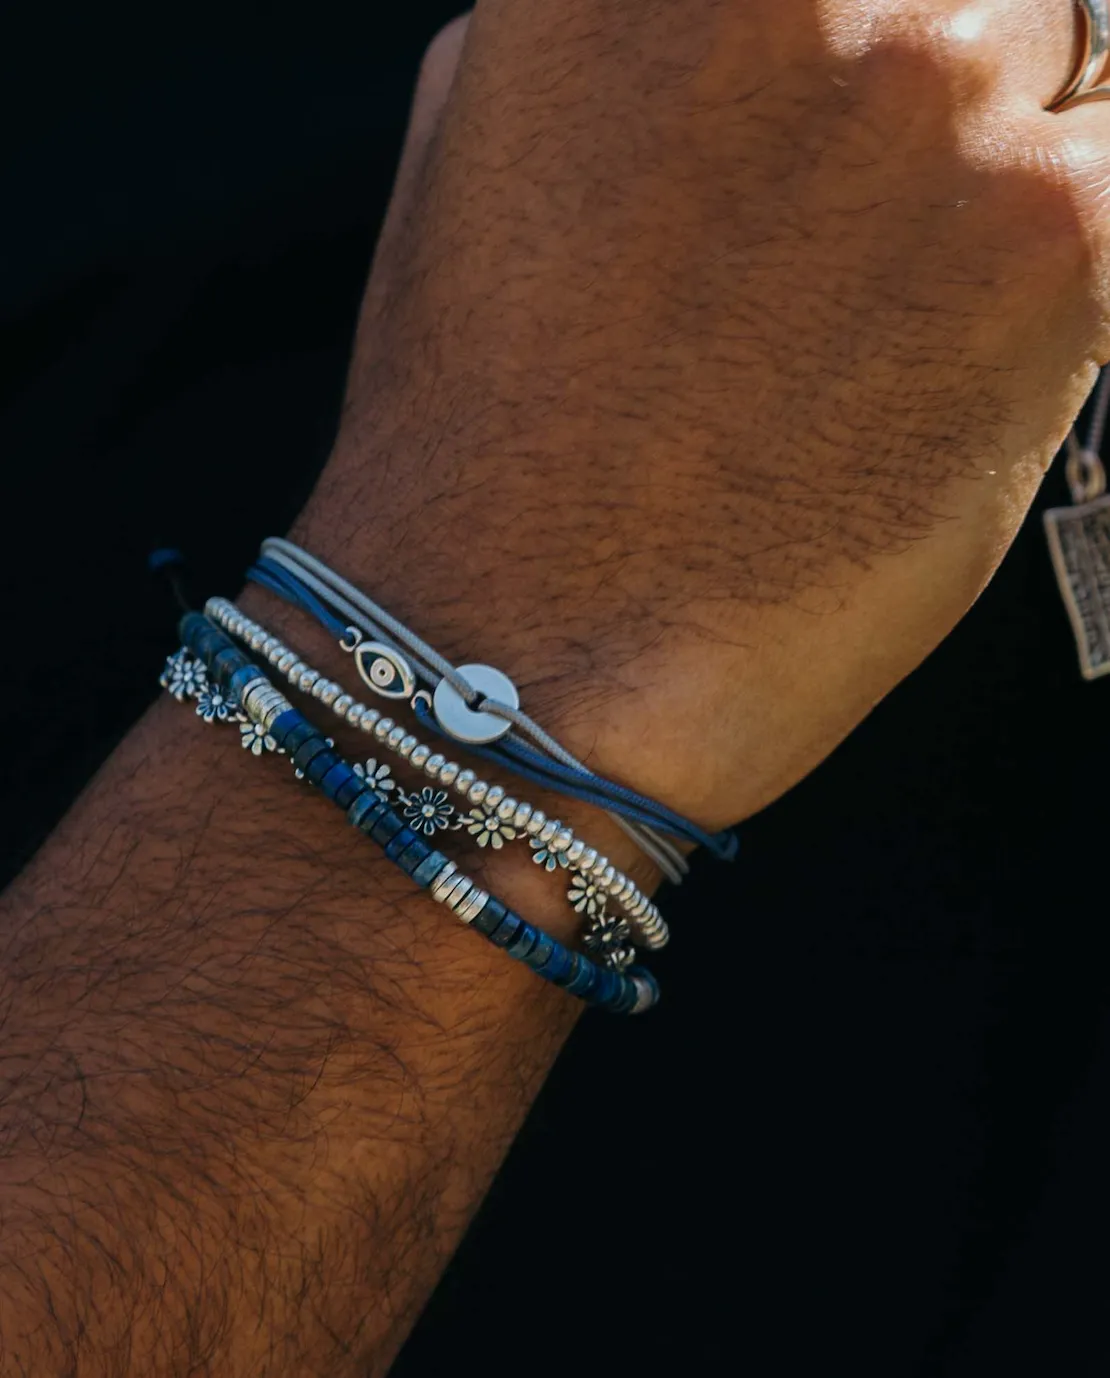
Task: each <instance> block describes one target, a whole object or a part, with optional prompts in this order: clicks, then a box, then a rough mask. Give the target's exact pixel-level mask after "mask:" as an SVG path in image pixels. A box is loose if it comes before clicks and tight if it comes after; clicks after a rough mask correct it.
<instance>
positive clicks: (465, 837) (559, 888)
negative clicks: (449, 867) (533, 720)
mask: <svg viewBox="0 0 1110 1378" xmlns="http://www.w3.org/2000/svg"><path fill="white" fill-rule="evenodd" d="M237 606H238V608H239V609H241V610H242V612H243V613H245V614H246V615H247V617H248V618H249V617H251V616H255V617H257V618H258V624H257V625H256V624H252V623H248V631H246V632H242V631H241V632H240V635H241V636H247V635H250V634H251V632H250V629H251V628H252V627H253V629H254V635H255V636H256V637H257V636H258V635H260V634H265V633H274V634H276V637H277V639H278V640H279V641H280V642H281V643H282V646H279V647H277V648H276V649H271V650H270V652H269V657H268V658H269V660H270V662H271V663H272V662H273V660H274V659H275V657H280V656H281V654H282V648H283V646H284V647H288V648H289V649H290V650H291V651H292V653H293V655H295V656H296V658H297V660H298V661H302V662H304V663H303V664H302V665H301V666H300V667H299V669H300V671H303V670H304V668H305V666H306V665H307V666H309V667H310V668H311V669H312V670H313V671H315V672H316V676H315V677H318V678H317V689H316V690H315V691H314V694H313V697H315V696H316V694H317V693H318V692H319V690H320V688H322V687H323V686H324V685H326V683H327V681H328V680H329V679H331V678H332V677H333V676H335V677H336V678H335V679H334V680H333V682H332V688H331V690H330V693H329V692H328V691H326V690H325V691H324V695H323V701H319V700H317V701H315V702H314V701H313V698H310V697H309V696H308V694H302V693H299V692H298V691H297V690H296V689H294V688H291V687H289V685H288V684H286V683H285V682H284V681H285V676H284V675H278V676H276V680H277V682H278V683H279V684H281V686H282V692H283V693H286V694H287V695H288V696H289V698H290V700H291V701H293V702H294V705H295V706H297V707H299V708H300V709H301V710H302V711H303V712H305V713H306V714H307V716H308V719H309V721H310V722H311V723H312V724H313V726H314V727H315V728H316V729H317V730H318V731H319V732H320V733H321V734H322V735H324V736H327V737H330V738H332V739H333V740H334V742H335V748H336V751H337V752H338V753H339V754H340V756H341V757H342V758H343V759H345V760H347V761H348V762H350V763H352V764H355V765H356V768H359V769H361V768H362V767H363V766H365V769H366V771H367V772H368V774H378V773H381V775H382V776H383V777H384V784H383V786H382V789H383V791H385V793H384V794H383V796H382V797H383V798H385V799H386V800H387V802H389V803H390V804H391V805H392V807H393V809H394V811H395V812H398V813H400V814H401V816H402V817H403V818H404V819H405V821H406V824H407V826H408V827H410V828H414V829H415V830H416V833H417V835H418V836H421V837H424V840H425V841H426V842H427V844H428V845H429V846H431V847H432V848H434V849H435V850H437V851H442V852H443V853H444V854H445V855H447V856H448V857H449V858H450V859H451V860H452V861H453V862H454V863H455V865H456V866H457V868H458V871H459V873H461V874H462V875H464V876H466V877H469V878H470V879H471V880H472V881H474V882H476V883H477V884H478V885H479V886H480V888H481V889H483V890H486V891H488V892H490V893H491V894H493V895H494V896H496V897H497V898H499V899H500V900H502V901H503V902H504V903H506V904H507V905H508V907H509V908H510V909H511V910H513V911H514V912H516V913H518V914H520V915H521V916H522V917H523V918H524V919H525V920H526V921H528V922H530V923H532V924H534V925H536V926H538V927H540V928H542V929H543V930H544V931H546V932H547V933H548V934H550V935H551V936H552V937H555V938H557V939H558V940H559V941H561V942H564V943H568V944H570V945H571V946H576V945H577V942H578V939H579V938H580V937H581V932H582V928H583V925H584V923H585V921H586V920H585V918H584V917H583V910H582V905H580V904H579V905H578V907H577V912H576V911H575V909H574V908H573V907H572V905H571V904H568V902H567V901H568V898H571V899H572V900H573V899H581V898H582V897H581V896H576V897H571V896H570V895H569V892H570V891H572V890H574V889H576V888H579V887H580V886H582V885H587V886H589V895H590V896H591V897H592V896H593V895H594V890H593V885H594V884H595V883H596V882H595V881H594V880H593V876H601V874H602V872H605V873H606V876H607V883H608V884H609V885H610V887H611V889H610V893H611V894H613V895H615V894H616V893H617V891H618V888H619V887H621V886H622V885H623V884H624V882H625V880H626V879H630V880H631V881H632V882H633V883H634V884H635V886H637V887H638V888H639V890H640V891H641V892H642V893H643V894H645V895H650V894H651V892H652V890H653V889H654V888H655V886H656V884H657V883H658V879H659V877H658V873H657V871H656V869H655V867H654V865H653V864H652V863H651V862H650V860H649V859H648V858H647V857H646V856H645V855H644V853H643V852H641V851H640V849H639V848H638V846H637V845H636V844H635V843H633V842H632V840H631V839H630V838H629V837H628V835H627V834H626V833H625V832H624V830H623V829H622V828H621V827H620V826H619V825H618V824H617V823H616V821H615V820H614V819H613V818H612V817H611V816H610V815H608V814H607V813H605V812H604V811H602V810H601V809H598V808H594V807H592V806H590V805H587V804H584V803H581V802H579V801H577V800H575V799H572V798H569V797H566V796H563V795H558V794H554V793H552V792H550V791H547V790H544V789H542V788H540V787H538V786H536V785H535V783H534V782H533V781H530V780H525V779H521V778H520V777H518V776H516V775H515V774H514V773H513V772H512V771H511V770H510V769H506V768H504V767H501V766H499V765H497V764H496V763H491V762H489V761H488V760H486V759H484V758H481V757H477V756H470V755H468V752H467V748H466V746H465V744H463V743H460V742H456V741H453V740H444V739H441V738H439V737H437V736H436V735H435V734H434V733H433V732H432V731H431V730H430V729H428V728H427V726H426V725H422V724H421V723H420V722H419V721H417V720H416V718H415V717H414V716H413V714H412V713H411V710H409V708H408V705H407V704H397V705H393V704H389V703H387V702H385V701H383V700H380V699H377V698H376V697H375V695H374V694H373V693H372V692H370V691H368V690H366V689H365V687H364V686H363V684H362V681H361V678H360V676H359V675H358V674H357V673H356V670H355V667H354V665H353V664H352V661H351V659H350V658H349V657H346V656H344V655H343V654H342V652H341V651H340V650H339V649H338V648H337V645H336V640H335V637H334V635H333V634H332V633H330V632H328V631H327V630H325V629H324V628H322V627H321V626H320V624H319V623H317V622H316V621H315V619H313V618H311V617H309V616H307V615H305V614H304V613H302V612H300V611H298V610H295V609H293V608H291V607H290V606H289V605H288V604H287V603H285V602H284V601H282V600H280V599H279V598H278V597H277V596H276V595H274V594H272V593H270V592H269V591H268V590H266V589H263V588H259V587H257V586H251V587H249V588H248V589H247V590H246V591H245V592H244V594H243V595H242V596H241V597H240V598H239V599H238V600H237ZM225 608H226V612H223V613H219V614H217V617H218V618H221V617H229V618H232V619H234V617H235V616H236V608H235V607H233V606H231V605H225ZM224 625H225V626H227V625H229V624H228V623H227V622H225V623H224ZM254 644H255V645H257V644H258V643H257V640H255V642H254ZM258 660H259V663H260V664H261V665H262V667H263V669H264V670H269V672H270V675H271V677H273V676H274V672H273V671H272V670H271V669H270V667H269V666H268V665H267V664H266V661H267V657H266V656H265V655H260V656H258ZM283 664H285V665H288V664H289V662H288V660H286V661H285V662H283ZM289 674H290V675H291V676H292V677H293V680H294V681H295V680H296V678H297V676H298V674H299V671H298V669H297V668H296V667H294V668H293V669H292V670H290V671H289ZM337 691H338V694H339V696H338V697H337V696H336V695H337ZM361 698H365V699H367V700H369V704H368V705H367V706H368V707H375V708H377V709H379V710H380V716H379V712H378V711H375V712H374V714H373V716H372V717H370V718H367V716H366V714H365V712H364V711H363V709H362V708H361V707H360V706H359V703H358V701H359V700H360V699H361ZM352 699H353V700H355V703H354V705H352ZM386 709H388V710H389V713H388V714H387V713H386V712H385V710H386ZM352 713H353V718H354V723H355V724H361V725H360V726H359V725H353V724H352V721H351V716H352ZM394 717H395V718H396V720H397V728H398V730H397V731H396V732H393V731H391V730H390V729H391V728H392V726H393V721H394ZM403 732H404V733H409V736H408V739H407V743H406V744H405V745H404V746H403V747H402V746H400V745H399V742H400V736H401V733H403ZM387 735H388V737H389V740H388V741H387V739H386V737H387ZM390 742H392V743H398V745H391V744H390ZM429 752H431V753H432V754H431V756H430V755H429ZM445 757H446V759H447V760H449V761H451V762H454V764H453V765H452V766H446V765H445V764H444V760H445ZM437 762H438V764H437ZM425 764H427V766H428V770H427V771H425V769H424V766H425ZM440 771H442V773H443V778H442V780H441V779H440V778H439V773H440ZM480 782H484V783H480ZM479 791H481V794H480V793H479ZM487 792H488V796H489V803H488V804H487V803H486V801H485V795H486V793H487ZM421 799H423V801H424V803H423V807H424V808H425V809H426V810H429V811H432V810H434V811H435V813H434V814H432V813H431V812H429V814H428V817H427V819H425V818H424V817H423V816H421V814H420V813H419V809H420V807H421ZM475 801H478V804H477V806H475ZM497 804H500V810H499V811H498V812H497V813H495V812H494V809H495V808H496V807H497ZM505 810H507V812H505ZM514 823H515V826H514ZM525 823H527V828H526V827H525V826H524V824H525ZM541 829H542V833H541ZM553 832H557V833H559V834H560V835H562V836H563V837H564V839H567V840H564V841H563V842H562V843H556V844H555V846H547V847H545V846H543V845H542V844H543V843H544V841H545V840H546V839H547V838H549V837H550V836H551V835H552V833H553ZM568 834H569V836H568ZM575 839H577V841H575ZM529 843H531V845H529ZM571 843H573V844H574V845H573V846H572V845H570V844H571ZM568 848H569V853H568V850H567V849H568ZM584 849H585V850H584ZM579 855H581V856H582V858H583V862H582V865H583V868H590V870H591V872H592V875H587V874H584V873H583V871H580V870H579V868H578V867H576V865H575V864H574V863H575V861H576V860H577V858H578V857H579ZM530 863H538V864H530ZM614 872H617V873H621V872H623V873H624V874H623V875H622V874H614ZM625 893H626V894H628V893H629V892H627V891H626V892H625ZM602 894H604V891H602V892H598V895H597V898H598V900H600V898H601V896H602ZM635 900H636V896H635V894H631V899H630V900H629V901H628V902H629V903H632V902H635ZM594 902H595V901H594V899H593V898H590V899H589V900H588V908H587V910H586V913H588V914H592V913H593V912H594V909H593V905H594ZM622 903H624V901H622ZM620 907H621V905H620V904H615V902H610V905H609V909H610V912H611V913H614V914H615V913H617V912H618V911H619V909H620ZM443 912H444V915H445V916H446V915H447V913H449V911H443ZM636 912H638V911H636ZM648 918H649V921H650V915H649V916H648Z"/></svg>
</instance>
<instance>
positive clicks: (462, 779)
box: [455, 770, 478, 794]
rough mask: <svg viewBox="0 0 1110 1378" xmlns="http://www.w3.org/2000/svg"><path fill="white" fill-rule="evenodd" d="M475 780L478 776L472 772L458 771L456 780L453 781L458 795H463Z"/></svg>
mask: <svg viewBox="0 0 1110 1378" xmlns="http://www.w3.org/2000/svg"><path fill="white" fill-rule="evenodd" d="M477 778H478V776H477V775H476V774H475V773H474V771H472V770H460V771H459V774H458V778H457V779H456V780H455V788H456V789H457V790H458V792H459V793H460V794H465V793H466V792H467V790H468V789H469V788H470V786H471V785H472V784H473V783H474V781H475V780H477Z"/></svg>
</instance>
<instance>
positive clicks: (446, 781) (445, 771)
mask: <svg viewBox="0 0 1110 1378" xmlns="http://www.w3.org/2000/svg"><path fill="white" fill-rule="evenodd" d="M431 765H432V763H431V761H429V762H428V769H429V770H430V769H431ZM458 773H459V763H458V761H444V763H443V765H441V766H440V768H439V780H440V784H443V785H453V784H454V783H455V778H456V776H457V775H458Z"/></svg>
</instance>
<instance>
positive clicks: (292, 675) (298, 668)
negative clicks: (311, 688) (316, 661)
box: [285, 660, 308, 684]
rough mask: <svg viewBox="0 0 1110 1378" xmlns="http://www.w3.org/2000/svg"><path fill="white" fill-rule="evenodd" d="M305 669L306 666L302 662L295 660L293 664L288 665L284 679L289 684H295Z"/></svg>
mask: <svg viewBox="0 0 1110 1378" xmlns="http://www.w3.org/2000/svg"><path fill="white" fill-rule="evenodd" d="M307 669H308V666H307V665H306V664H305V663H304V661H303V660H295V661H294V662H293V664H292V665H290V667H289V669H288V670H286V672H285V678H286V679H287V680H288V681H289V683H290V684H296V683H297V682H298V681H299V680H300V677H301V676H302V675H303V674H304V672H305V671H306V670H307Z"/></svg>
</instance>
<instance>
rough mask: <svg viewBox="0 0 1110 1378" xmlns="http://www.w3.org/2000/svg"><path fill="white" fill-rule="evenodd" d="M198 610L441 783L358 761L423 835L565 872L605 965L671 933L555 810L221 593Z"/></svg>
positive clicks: (588, 941)
mask: <svg viewBox="0 0 1110 1378" xmlns="http://www.w3.org/2000/svg"><path fill="white" fill-rule="evenodd" d="M205 612H206V613H207V614H208V616H209V617H210V618H212V619H213V621H215V622H218V623H219V624H220V626H221V627H223V628H224V629H225V630H226V631H227V632H228V633H229V634H230V635H231V636H233V637H235V638H236V639H237V640H239V641H242V642H244V643H245V644H246V645H247V646H249V647H250V649H251V650H252V651H256V652H258V653H259V654H260V655H261V656H264V657H265V658H266V660H268V661H269V662H270V664H271V665H272V666H274V668H275V669H276V670H278V671H279V673H281V674H283V675H284V676H285V678H286V679H287V680H288V681H289V683H290V684H291V685H292V686H293V687H294V688H295V689H299V690H301V692H302V693H306V694H311V695H312V697H313V698H315V699H319V701H320V702H321V703H322V704H324V705H325V706H326V707H329V708H331V710H332V712H333V713H335V714H336V716H337V717H339V718H340V719H341V720H342V721H343V722H345V723H347V724H348V725H349V726H352V727H357V728H359V729H360V730H361V731H362V732H366V733H368V734H369V735H370V736H371V737H373V739H374V740H375V741H376V742H378V743H380V744H381V746H383V747H386V748H388V749H389V750H390V751H392V752H394V753H395V754H396V755H397V756H399V757H400V758H401V759H402V760H403V761H407V762H408V763H409V764H410V765H411V766H413V767H414V768H415V769H417V770H419V771H421V772H422V773H423V774H424V775H425V776H427V777H428V778H429V779H431V780H433V781H435V782H436V783H437V784H440V785H445V786H447V788H446V789H434V788H431V787H429V786H427V785H425V786H423V787H422V788H420V789H419V790H418V791H413V792H411V793H408V794H406V793H404V792H403V791H402V790H400V789H398V788H397V785H396V783H395V781H394V780H393V778H392V775H391V772H390V770H389V767H388V766H386V765H384V764H380V763H379V762H378V761H377V760H376V759H373V758H372V759H371V760H369V761H367V762H366V764H365V766H364V767H363V771H364V773H365V777H366V779H367V781H368V782H369V783H370V784H371V786H372V787H373V788H375V789H376V790H377V791H378V793H379V794H381V795H382V797H383V798H384V797H386V795H392V798H393V800H394V802H395V803H397V804H398V805H400V806H401V807H402V810H403V816H404V818H405V820H406V821H407V822H408V825H409V826H410V827H411V828H414V829H416V830H417V831H422V832H423V833H425V834H426V835H427V836H428V837H435V836H436V835H437V833H439V832H460V831H463V830H465V831H466V832H467V833H468V834H469V835H470V836H471V837H472V838H473V839H474V840H475V841H476V842H477V844H478V846H480V847H485V846H487V845H489V846H492V847H493V848H495V849H499V848H500V847H501V846H502V845H503V844H504V843H505V842H512V841H515V840H517V839H518V838H524V837H527V838H528V840H529V844H530V846H531V848H532V860H533V861H534V862H535V863H536V864H537V865H538V866H541V867H543V868H544V869H545V870H547V871H558V870H565V871H566V872H567V881H568V886H567V892H566V896H567V900H568V901H569V903H570V905H571V907H572V908H573V909H574V910H575V911H576V912H577V913H579V914H581V915H582V916H583V917H584V918H585V920H586V927H585V931H584V933H583V937H582V941H583V943H584V944H585V946H586V948H587V949H588V950H589V951H590V952H592V953H593V954H594V955H595V956H596V957H597V958H598V960H600V961H601V962H602V963H603V965H605V966H612V967H614V968H616V969H617V970H623V969H624V968H625V967H628V966H630V965H631V964H632V962H633V960H634V957H635V954H634V951H633V945H634V946H636V947H645V948H648V949H651V950H653V951H654V950H656V949H658V948H661V947H663V946H664V945H665V944H666V942H667V940H668V938H669V936H670V935H669V932H668V930H667V925H666V923H665V921H664V919H663V916H662V914H660V912H659V910H658V908H657V907H656V905H655V904H654V903H653V902H652V901H651V900H650V899H649V898H648V897H647V896H646V895H645V894H643V893H642V892H641V891H640V889H639V888H638V887H637V885H636V884H635V883H634V882H633V881H632V880H630V879H629V878H628V877H627V876H626V875H624V874H623V873H622V872H621V871H618V870H617V869H616V867H615V866H613V865H611V864H610V862H609V859H608V857H606V856H603V855H600V854H599V853H598V851H597V848H596V847H589V846H587V845H586V843H585V842H583V841H582V839H581V838H576V837H575V835H574V833H573V831H572V830H571V829H570V828H568V827H565V826H564V825H563V824H562V823H561V822H560V821H559V820H558V819H549V818H547V816H546V815H545V814H544V813H543V811H542V810H541V809H536V808H533V807H532V805H531V804H528V803H525V802H522V801H520V800H517V799H514V798H512V797H511V796H508V795H507V794H506V792H505V790H504V789H503V788H502V787H501V786H500V785H491V784H488V783H487V782H486V781H485V780H480V779H478V778H477V776H476V774H475V772H474V771H473V770H464V769H462V768H461V767H460V766H459V765H458V763H457V762H455V761H450V760H448V759H447V758H446V757H445V756H443V755H442V754H441V753H439V752H433V751H432V748H431V747H429V746H427V745H425V744H423V743H422V742H420V740H419V739H418V738H417V737H415V736H414V735H412V734H411V733H409V732H408V731H407V730H406V729H405V728H404V727H401V726H398V725H397V724H396V723H395V722H394V721H393V719H392V718H389V717H386V716H383V714H382V713H380V712H379V711H378V709H376V708H368V707H367V706H366V705H365V704H364V703H359V702H357V701H356V700H355V697H354V695H353V694H349V693H347V692H346V691H345V690H344V689H343V687H342V685H340V684H338V683H336V682H335V681H334V680H329V679H326V678H325V677H324V676H323V675H321V674H320V673H319V671H317V670H314V669H313V668H312V667H311V666H310V665H308V664H307V663H306V662H305V661H304V660H303V659H302V658H301V657H300V656H299V655H298V654H297V652H296V651H293V650H291V649H290V648H289V647H288V646H287V645H285V644H284V643H283V642H281V641H279V640H278V638H277V637H276V636H273V635H271V634H270V633H269V632H267V630H266V628H265V627H263V626H262V625H261V624H260V623H258V622H256V621H254V620H253V619H251V618H249V617H247V616H245V615H244V614H243V613H241V612H240V611H239V609H238V608H237V607H236V606H235V604H234V603H231V602H229V601H228V599H226V598H210V599H209V600H208V602H207V604H206V605H205ZM356 769H358V767H357V766H356ZM452 787H453V788H454V789H455V790H456V791H457V792H458V793H459V794H461V795H462V796H463V798H464V800H465V801H466V803H469V804H470V805H471V807H470V808H469V810H466V811H465V812H460V811H459V810H458V809H456V808H455V807H454V806H453V805H452V804H451V803H450V802H449V795H448V790H449V789H450V788H452ZM610 902H613V903H615V904H616V905H617V906H618V907H619V908H620V909H621V910H622V911H623V914H622V916H617V915H613V914H610V913H609V910H608V906H609V904H610Z"/></svg>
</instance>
